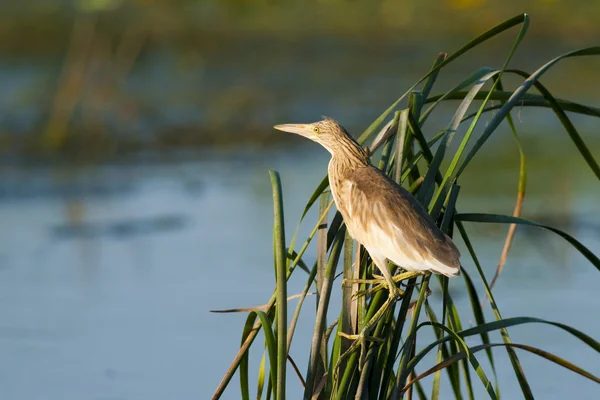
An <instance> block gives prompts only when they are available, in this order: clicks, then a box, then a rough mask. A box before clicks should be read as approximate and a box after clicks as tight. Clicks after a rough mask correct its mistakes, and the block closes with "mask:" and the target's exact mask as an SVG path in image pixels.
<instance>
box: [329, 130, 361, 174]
mask: <svg viewBox="0 0 600 400" xmlns="http://www.w3.org/2000/svg"><path fill="white" fill-rule="evenodd" d="M367 165H369V156H368V155H367V153H366V152H365V151H364V150H363V148H362V147H360V145H359V144H358V143H356V142H355V141H354V140H352V139H350V138H348V139H347V140H343V141H342V142H341V143H337V145H336V146H335V151H332V152H331V161H330V162H329V168H330V169H335V170H336V172H337V173H338V175H343V174H344V173H345V172H350V171H352V170H354V169H356V168H362V167H366V166H367Z"/></svg>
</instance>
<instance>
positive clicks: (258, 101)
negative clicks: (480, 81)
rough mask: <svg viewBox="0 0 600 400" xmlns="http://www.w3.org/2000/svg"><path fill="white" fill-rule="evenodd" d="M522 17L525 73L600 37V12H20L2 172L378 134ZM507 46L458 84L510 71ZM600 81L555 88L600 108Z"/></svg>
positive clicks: (273, 5) (475, 2)
mask: <svg viewBox="0 0 600 400" xmlns="http://www.w3.org/2000/svg"><path fill="white" fill-rule="evenodd" d="M523 11H527V12H529V13H531V15H532V22H533V23H532V27H531V29H530V31H529V34H528V37H527V42H526V44H525V46H523V48H524V49H526V50H521V51H520V54H518V55H517V60H518V61H517V62H516V63H515V64H516V65H515V67H519V68H523V69H525V70H529V71H531V70H532V69H534V68H536V67H537V66H539V60H544V59H548V58H550V56H551V55H556V54H559V53H561V52H563V51H565V50H568V49H571V48H573V47H575V45H576V46H577V47H583V46H587V45H591V44H594V40H597V38H598V37H600V24H598V23H597V21H599V20H600V1H598V0H568V1H567V0H526V1H521V0H507V1H502V2H498V1H489V0H404V1H392V0H385V1H365V0H355V1H344V0H309V1H304V0H303V1H299V0H288V1H268V0H256V1H249V0H223V1H217V0H212V1H211V0H204V1H191V0H175V1H170V0H79V1H75V0H62V1H55V0H29V1H24V2H10V3H9V4H4V5H3V12H2V14H1V15H0V57H1V58H2V62H1V63H0V81H1V82H2V87H3V90H2V93H0V144H1V146H2V147H1V149H2V155H3V160H4V161H11V160H12V161H15V160H18V162H35V163H38V162H48V161H57V160H60V161H69V162H85V163H88V162H100V161H106V160H114V159H115V158H122V157H131V156H135V155H137V154H140V152H141V151H144V152H146V153H147V150H150V152H151V153H152V154H154V155H157V154H158V155H160V154H164V153H165V152H166V151H171V150H178V151H179V150H181V149H182V148H187V149H189V148H213V147H223V146H227V147H230V146H236V145H248V144H254V145H262V144H272V143H273V142H279V141H281V140H286V139H287V138H288V136H286V135H277V134H275V133H274V132H273V131H272V129H271V126H272V124H273V122H281V121H284V122H285V121H295V120H307V119H308V120H313V119H318V117H319V116H320V115H321V114H326V115H331V116H333V117H335V118H337V119H339V120H341V121H344V123H345V125H347V126H348V127H349V128H350V130H351V131H352V130H354V128H356V129H359V128H364V126H365V124H366V123H368V121H371V120H372V119H373V118H374V117H375V116H377V115H378V114H379V112H380V110H381V109H383V108H384V107H386V106H387V105H388V104H389V103H390V102H391V101H392V100H393V99H395V98H396V97H397V95H398V93H399V92H400V91H401V90H404V89H405V88H406V87H408V86H409V84H410V83H412V82H414V81H415V79H416V78H417V77H418V76H421V74H422V72H423V71H424V70H425V68H426V67H428V66H429V64H430V63H431V60H432V59H433V57H434V56H435V54H436V53H437V52H439V51H452V50H454V49H456V48H458V46H459V45H460V44H462V43H464V42H466V41H467V40H468V39H469V38H471V37H474V36H475V35H476V34H479V33H481V32H482V31H484V30H486V29H488V28H489V27H491V26H493V25H495V24H496V23H498V22H499V21H501V20H504V19H506V18H508V17H510V16H512V15H515V14H518V13H520V12H523ZM505 36H506V37H505V40H506V46H504V44H505V43H502V41H503V40H504V39H496V40H494V41H493V42H492V43H490V44H489V45H487V46H482V47H484V48H485V49H482V50H476V51H475V52H473V53H472V54H470V55H469V57H466V58H465V59H464V60H459V62H458V63H456V65H455V66H453V69H449V71H450V73H451V71H457V73H459V72H460V74H461V75H457V79H459V77H462V76H464V72H465V71H473V70H475V69H476V68H478V67H479V66H480V65H481V64H482V60H484V61H485V63H487V65H490V66H499V63H500V62H501V61H502V59H503V57H504V51H503V50H501V49H508V41H509V40H512V39H511V38H509V37H508V35H505ZM599 68H600V63H599V62H598V61H597V60H596V59H590V60H589V62H586V63H565V65H564V66H561V67H560V68H558V69H557V70H556V72H553V73H552V74H549V75H548V77H547V78H546V79H545V82H546V83H547V84H548V85H549V87H550V88H551V90H552V91H553V93H554V94H555V95H557V96H561V95H563V94H565V93H569V94H570V95H573V94H575V96H576V97H575V98H574V100H586V101H591V102H592V104H598V101H599V97H600V95H599V93H600V92H599V91H598V90H588V89H589V87H588V86H586V84H585V82H586V80H588V79H589V77H591V76H593V75H594V74H596V73H597V71H598V69H599ZM445 73H448V72H445ZM565 75H568V76H569V77H570V78H569V79H563V78H561V77H564V76H565ZM447 78H449V79H445V81H446V82H447V84H448V85H451V84H455V83H456V82H455V81H454V80H453V79H452V77H451V76H450V77H447ZM574 92H575V93H574ZM449 110H450V109H449ZM449 112H450V111H449ZM538 122H539V129H542V128H544V124H543V120H542V119H540V120H539V121H538Z"/></svg>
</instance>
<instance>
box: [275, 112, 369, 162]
mask: <svg viewBox="0 0 600 400" xmlns="http://www.w3.org/2000/svg"><path fill="white" fill-rule="evenodd" d="M274 128H275V129H277V130H279V131H283V132H291V133H295V134H298V135H300V136H304V137H305V138H308V139H310V140H313V141H315V142H317V143H319V144H321V146H323V147H325V148H326V149H327V150H329V152H330V153H331V154H334V153H335V152H336V151H337V150H338V149H339V148H340V146H343V145H345V144H346V145H347V144H348V141H350V142H352V143H353V144H355V145H356V146H357V147H359V146H358V144H357V143H356V142H355V141H354V139H352V137H351V136H350V135H349V134H348V132H346V130H345V129H344V128H343V127H342V126H341V125H340V124H339V123H338V122H337V121H335V120H333V119H331V118H325V119H324V120H322V121H319V122H313V123H311V124H283V125H275V126H274ZM359 148H360V147H359Z"/></svg>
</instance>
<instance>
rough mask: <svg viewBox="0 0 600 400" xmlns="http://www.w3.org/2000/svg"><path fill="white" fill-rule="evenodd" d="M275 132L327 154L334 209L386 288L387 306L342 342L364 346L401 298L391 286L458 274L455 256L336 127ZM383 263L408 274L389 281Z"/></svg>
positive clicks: (406, 196)
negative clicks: (420, 277) (434, 275)
mask: <svg viewBox="0 0 600 400" xmlns="http://www.w3.org/2000/svg"><path fill="white" fill-rule="evenodd" d="M275 129H277V130H280V131H285V132H291V133H295V134H298V135H301V136H304V137H306V138H308V139H311V140H313V141H315V142H317V143H319V144H321V145H322V146H323V147H325V149H327V150H328V151H329V152H330V153H331V160H330V161H329V167H328V175H329V186H330V188H331V193H332V194H333V199H334V201H335V204H336V207H337V209H338V210H339V211H340V213H341V214H342V217H343V218H344V223H345V224H346V228H347V229H348V233H349V234H350V236H352V238H354V239H355V240H356V241H357V242H359V243H360V244H362V245H363V246H364V247H365V249H366V250H367V252H368V253H369V255H370V256H371V259H372V260H373V262H374V263H375V265H376V266H377V268H378V269H379V270H380V271H381V273H382V274H383V278H384V279H385V280H384V282H383V283H384V286H387V287H388V292H389V298H388V300H387V301H386V303H384V305H383V306H382V307H381V309H380V310H378V312H377V313H376V314H375V315H374V316H373V318H372V319H371V320H370V322H369V323H368V324H366V326H364V328H363V330H362V332H361V333H360V334H359V335H344V336H346V337H350V338H354V339H359V341H357V343H358V342H360V343H361V344H364V340H365V338H366V337H367V336H366V335H367V333H368V332H369V330H370V329H371V328H372V327H373V326H374V324H375V323H376V322H377V320H378V319H380V318H381V317H382V316H383V315H384V313H385V311H386V309H387V308H388V307H389V306H390V305H391V304H392V302H394V301H395V300H396V298H397V296H399V295H400V296H401V293H400V291H399V290H398V288H397V287H396V283H395V281H398V280H400V279H399V278H401V279H402V280H403V279H408V278H411V277H415V276H417V275H420V274H424V273H428V272H433V273H438V274H443V275H446V276H449V277H451V276H456V275H458V274H459V272H460V261H459V258H460V253H459V251H458V249H457V248H456V246H455V245H454V243H453V242H452V239H451V238H450V237H448V236H447V235H446V234H445V233H443V232H442V231H441V230H440V229H439V228H438V227H437V226H436V225H435V223H434V221H433V220H432V218H431V217H430V216H429V214H428V213H427V211H426V210H425V209H424V208H423V206H422V205H421V204H420V203H419V202H418V201H417V200H416V199H415V198H414V197H413V196H412V195H411V194H410V193H409V192H408V191H407V190H405V189H404V188H403V187H402V186H400V185H398V184H397V183H396V182H394V181H393V180H392V179H390V178H389V177H388V176H386V175H385V174H384V173H383V172H381V171H380V170H379V169H377V168H375V167H374V166H373V165H372V164H371V163H370V162H369V156H368V155H367V153H366V152H365V151H364V150H363V149H362V147H360V145H359V144H358V143H357V142H356V141H354V139H352V137H351V136H350V135H349V134H348V132H346V130H345V129H344V128H343V127H342V126H340V125H339V124H338V123H337V122H336V121H334V120H332V119H329V118H326V119H324V120H323V121H319V122H314V123H311V124H284V125H276V126H275ZM388 260H389V261H391V262H393V263H394V264H396V265H397V266H399V267H400V268H402V269H404V270H406V271H407V272H406V273H404V274H401V275H402V276H401V277H396V279H394V277H392V274H391V271H390V269H389V268H388ZM379 280H381V279H379ZM363 349H364V346H363ZM361 358H362V357H361Z"/></svg>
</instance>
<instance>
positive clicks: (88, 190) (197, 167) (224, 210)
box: [0, 145, 600, 400]
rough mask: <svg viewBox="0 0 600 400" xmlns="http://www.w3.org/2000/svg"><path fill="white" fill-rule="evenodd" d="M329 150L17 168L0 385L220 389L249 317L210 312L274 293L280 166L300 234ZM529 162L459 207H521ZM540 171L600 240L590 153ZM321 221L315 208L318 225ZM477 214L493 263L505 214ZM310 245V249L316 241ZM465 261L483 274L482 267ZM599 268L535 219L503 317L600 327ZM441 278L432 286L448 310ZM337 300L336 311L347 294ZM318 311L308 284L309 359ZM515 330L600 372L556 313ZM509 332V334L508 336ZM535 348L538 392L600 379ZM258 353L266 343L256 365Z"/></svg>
mask: <svg viewBox="0 0 600 400" xmlns="http://www.w3.org/2000/svg"><path fill="white" fill-rule="evenodd" d="M494 151H495V150H494ZM490 154H492V153H490ZM489 158H490V159H493V156H492V155H490V157H489ZM534 158H535V157H534ZM326 162H327V158H326V155H325V153H324V152H321V151H318V152H317V151H316V148H315V147H311V146H310V145H308V146H307V147H301V148H299V149H298V150H297V152H296V153H294V154H291V153H288V152H283V153H279V154H278V155H276V154H270V153H265V152H253V151H252V150H248V151H246V152H244V153H243V154H242V153H230V154H221V155H218V156H216V155H214V156H208V155H205V156H202V157H200V159H199V160H196V161H193V162H181V163H177V164H165V165H159V166H156V165H155V166H148V165H145V166H140V165H137V166H107V167H97V168H93V169H87V170H80V171H69V172H65V171H59V170H29V171H23V170H13V171H11V170H4V172H3V174H2V178H1V179H2V181H1V182H2V188H3V191H2V196H1V198H2V201H1V202H0V220H1V221H2V222H3V224H2V229H1V231H0V232H1V233H0V234H1V240H0V299H1V301H0V315H1V316H2V317H1V319H0V354H2V360H3V362H2V363H0V398H2V399H31V400H34V399H64V400H71V399H72V400H79V399H102V400H107V399H111V400H116V399H205V398H209V397H210V395H211V394H212V392H213V391H214V389H215V388H216V386H217V384H218V382H219V380H220V378H221V377H222V375H223V374H224V372H225V370H226V368H227V366H228V365H229V363H230V362H231V360H232V359H233V356H234V355H235V353H236V348H237V347H238V346H239V341H240V336H241V330H242V327H243V323H244V321H245V315H244V314H227V315H222V314H221V315H218V314H212V313H209V310H211V309H224V308H233V307H246V306H253V305H260V304H264V303H266V302H267V300H268V298H269V297H270V293H271V290H272V287H273V285H274V278H273V267H272V250H271V243H272V242H271V224H272V205H271V194H270V186H269V182H268V175H267V169H269V168H271V169H277V170H279V171H280V173H281V177H282V180H283V185H284V200H285V208H286V213H287V214H286V223H287V227H286V228H287V231H288V234H289V235H291V233H292V232H293V229H294V228H295V225H296V221H297V219H298V217H299V215H300V212H301V210H302V208H303V206H304V203H305V201H306V199H307V197H308V194H309V193H310V192H311V189H312V188H313V187H314V186H315V185H316V184H317V183H318V182H319V181H320V179H321V177H322V175H323V173H324V171H325V165H326ZM532 164H534V166H535V162H534V161H533V162H532ZM486 171H493V172H494V175H493V176H495V177H497V180H496V181H490V179H489V175H487V174H486ZM515 177H516V170H515V169H514V168H513V167H512V166H511V167H508V166H507V167H503V166H502V164H493V163H490V162H489V161H487V160H486V157H482V158H481V159H480V160H479V161H478V162H477V163H476V164H475V165H474V166H473V168H472V169H471V170H469V172H468V173H467V176H465V178H464V179H463V180H462V182H461V184H462V186H463V190H462V192H461V198H460V199H459V203H458V208H459V209H460V210H461V211H462V212H465V211H478V212H485V211H488V212H503V213H510V212H511V210H512V205H513V202H514V198H513V195H512V193H513V192H514V190H515V188H516V183H515V181H514V179H515ZM530 182H531V183H530V186H529V190H530V192H529V195H528V198H527V203H526V209H525V211H526V215H527V216H529V217H532V218H536V217H539V218H542V219H544V218H546V219H547V218H550V217H555V218H556V223H559V224H560V225H561V227H562V228H564V229H566V230H567V231H568V232H569V233H571V234H573V235H574V236H575V237H577V238H579V239H580V240H581V241H582V242H583V243H584V244H586V245H587V246H589V247H590V248H591V249H592V250H593V251H595V252H596V253H599V252H600V243H599V242H598V226H599V225H600V219H599V217H598V200H597V199H598V189H597V187H598V185H597V182H596V181H595V180H594V178H593V175H592V174H591V173H590V172H589V171H588V170H587V169H585V167H584V166H583V165H582V164H581V163H580V162H573V163H572V164H571V165H569V166H552V165H549V164H545V168H533V167H532V169H531V171H530ZM314 220H315V215H314V214H311V215H310V216H309V218H308V220H307V222H306V223H305V224H303V226H302V227H301V234H306V233H307V232H309V231H310V229H311V228H312V225H313V222H314ZM467 228H468V230H469V232H471V233H472V239H473V241H474V244H475V246H476V249H477V250H478V255H479V257H480V258H481V260H482V262H483V264H484V268H485V271H486V273H487V274H488V276H491V274H492V273H493V270H494V269H495V265H496V262H497V258H498V255H499V254H500V250H501V248H502V244H503V235H504V234H505V229H506V228H505V227H500V226H486V225H474V224H468V225H467ZM301 237H302V236H301ZM288 238H289V236H288ZM458 243H459V247H460V248H461V249H462V251H463V254H467V252H466V250H465V249H464V245H463V243H461V242H460V241H459V242H458ZM308 253H309V255H308V256H307V261H308V262H311V261H312V260H314V256H313V253H314V247H311V248H310V249H309V251H308ZM463 260H464V264H465V268H466V269H467V270H468V271H470V272H472V274H471V275H472V276H475V271H474V266H473V264H472V263H471V262H470V261H469V260H468V259H467V257H464V258H463ZM303 279H304V276H302V274H301V273H300V274H298V276H297V277H296V278H295V279H292V281H291V282H290V289H289V292H290V293H297V292H299V291H300V290H301V289H302V286H303ZM597 280H598V271H596V270H595V269H594V268H593V267H592V266H590V265H589V264H588V263H587V262H586V260H585V259H584V258H583V257H582V256H580V255H578V254H577V253H576V252H574V251H573V250H572V249H571V248H570V247H569V246H568V245H566V244H565V243H564V242H562V241H561V240H559V239H557V238H556V237H555V236H553V235H552V234H550V233H545V232H542V231H540V230H536V229H520V230H519V231H518V234H517V237H516V241H515V245H514V248H513V250H512V252H511V255H510V257H509V260H508V263H507V266H506V269H505V271H504V273H503V275H502V277H501V279H500V281H499V283H498V285H497V288H496V291H495V293H496V299H497V301H498V304H499V306H500V310H501V312H502V314H503V316H504V317H512V316H534V317H539V318H546V319H549V320H552V321H560V322H563V323H566V324H569V325H572V326H574V327H576V328H579V329H581V330H583V331H584V332H587V333H588V334H590V335H592V336H594V335H596V334H597V332H598V330H599V329H600V323H599V321H600V320H599V319H598V318H597V317H596V315H597V311H598V306H599V305H600V304H599V302H598V297H597ZM337 286H339V284H337V283H336V287H337ZM434 289H435V287H434ZM452 289H453V292H454V294H455V296H456V297H455V299H456V301H457V306H458V307H459V310H461V312H462V313H463V320H464V321H469V322H471V318H470V317H469V315H470V311H469V310H470V307H469V304H468V298H467V296H466V295H464V294H462V293H461V292H463V291H464V286H463V284H462V283H461V282H460V281H459V280H456V281H453V282H452ZM437 293H438V292H437V291H435V290H434V294H433V296H431V298H430V300H431V302H432V305H433V306H434V307H436V308H437V309H439V306H440V303H439V299H438V298H437ZM332 303H333V307H334V309H335V306H337V305H338V304H339V297H338V296H334V298H333V299H332ZM294 304H295V303H294ZM313 312H314V298H309V299H308V300H307V303H306V305H305V310H304V313H303V314H302V316H301V322H300V325H299V327H298V330H297V339H295V341H294V343H293V346H292V348H291V355H292V357H294V359H295V360H296V362H297V363H298V364H299V365H300V366H301V367H300V368H301V370H302V371H304V365H305V364H306V361H307V349H308V347H307V346H308V343H309V341H310V335H311V332H312V327H313V325H312V324H313V315H312V313H313ZM490 318H491V317H490ZM465 323H468V322H465ZM471 323H472V322H471ZM510 332H511V334H512V339H513V341H514V342H516V343H524V344H531V345H534V346H537V347H540V348H542V349H544V350H547V351H550V352H553V353H556V354H557V355H559V356H562V357H564V358H566V359H568V360H569V361H572V362H574V363H576V364H578V365H580V366H582V367H583V368H585V369H587V370H589V371H590V372H592V373H595V374H596V375H598V372H599V371H600V364H599V359H598V356H597V354H595V353H594V352H593V351H591V350H589V348H587V347H586V346H585V345H582V344H581V343H580V342H578V341H577V340H575V339H573V338H572V337H571V336H569V335H568V334H566V333H564V332H562V331H560V330H559V329H557V328H552V327H547V326H543V325H527V326H522V327H515V328H512V329H511V330H510ZM426 338H427V336H425V337H424V338H423V340H424V341H425V340H426ZM493 341H500V339H499V337H498V335H494V336H493ZM423 343H425V342H423ZM470 343H474V342H473V341H471V342H470ZM258 347H260V346H258ZM519 354H520V356H521V359H522V361H523V364H524V369H525V371H526V374H527V377H528V378H529V380H530V382H531V385H532V388H533V390H534V393H535V394H536V395H537V396H538V397H539V398H543V399H550V398H563V397H564V396H573V395H576V396H577V398H593V397H594V396H597V395H598V394H599V391H598V386H597V385H595V384H593V383H591V382H590V381H587V380H586V379H584V378H582V377H580V376H578V375H576V374H574V373H572V372H569V371H566V370H563V369H561V368H559V367H556V366H553V365H551V364H549V363H548V362H546V361H544V360H542V359H540V358H538V357H536V356H533V355H530V354H527V353H519ZM495 355H496V365H497V372H498V379H499V380H500V387H501V388H502V394H503V397H505V398H507V399H510V398H520V395H519V393H520V392H519V388H518V384H517V382H516V380H515V377H514V373H513V372H512V369H511V366H510V363H509V361H508V359H507V357H506V356H505V352H504V351H503V350H501V349H499V350H496V351H495ZM259 356H260V353H256V352H254V353H252V358H251V362H252V363H257V362H258V360H259ZM430 361H432V360H427V361H426V362H430ZM254 365H256V364H254ZM484 366H486V365H484ZM486 368H487V371H488V374H489V375H490V376H491V371H490V369H489V367H487V366H486ZM425 369H426V368H425V365H423V366H421V367H420V368H419V370H420V371H424V370H425ZM443 379H445V376H443ZM472 379H473V380H474V386H475V387H476V390H477V392H478V393H480V394H481V396H483V390H482V387H481V385H480V384H479V383H478V382H477V378H476V377H475V376H474V375H472ZM289 381H290V382H291V383H290V386H291V389H290V396H289V397H290V398H298V397H299V396H295V395H294V391H299V390H300V386H299V384H298V383H297V379H296V378H295V377H294V376H293V375H292V374H290V375H289ZM236 386H237V378H234V381H233V383H232V388H230V389H229V390H228V391H227V392H226V394H225V396H224V398H227V399H236V398H239V392H238V391H237V388H236Z"/></svg>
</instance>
